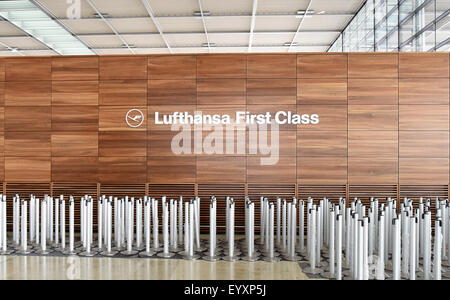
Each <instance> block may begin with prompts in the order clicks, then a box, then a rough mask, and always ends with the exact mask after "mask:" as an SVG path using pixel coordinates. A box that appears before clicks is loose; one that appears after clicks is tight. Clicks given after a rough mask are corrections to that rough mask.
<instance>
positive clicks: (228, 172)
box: [197, 156, 246, 184]
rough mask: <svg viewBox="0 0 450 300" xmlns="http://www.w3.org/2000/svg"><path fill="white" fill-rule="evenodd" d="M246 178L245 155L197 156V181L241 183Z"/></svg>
mask: <svg viewBox="0 0 450 300" xmlns="http://www.w3.org/2000/svg"><path fill="white" fill-rule="evenodd" d="M245 180H246V158H245V157H235V156H233V157H230V156H221V157H210V156H200V157H198V158H197V183H215V184H220V183H242V182H245Z"/></svg>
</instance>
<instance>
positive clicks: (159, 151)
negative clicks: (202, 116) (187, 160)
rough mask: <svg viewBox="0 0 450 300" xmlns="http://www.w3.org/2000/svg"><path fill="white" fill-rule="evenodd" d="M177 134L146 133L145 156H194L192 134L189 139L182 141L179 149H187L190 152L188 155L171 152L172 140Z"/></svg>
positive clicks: (160, 131) (162, 132)
mask: <svg viewBox="0 0 450 300" xmlns="http://www.w3.org/2000/svg"><path fill="white" fill-rule="evenodd" d="M177 134H178V132H168V131H164V130H158V131H148V132H147V141H148V142H147V143H148V145H147V151H148V152H147V155H148V156H186V155H190V156H191V155H194V154H193V153H194V152H193V150H194V132H193V131H192V132H191V133H189V137H188V136H186V138H185V139H184V138H183V140H182V142H180V143H179V144H177V145H178V146H179V147H184V148H186V149H189V150H190V151H191V152H188V153H177V154H175V153H173V152H172V151H171V143H172V139H173V138H174V137H175V135H177ZM183 136H184V135H183Z"/></svg>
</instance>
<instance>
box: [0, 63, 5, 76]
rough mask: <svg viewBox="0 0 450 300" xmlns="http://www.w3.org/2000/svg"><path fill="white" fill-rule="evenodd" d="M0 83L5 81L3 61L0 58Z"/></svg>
mask: <svg viewBox="0 0 450 300" xmlns="http://www.w3.org/2000/svg"><path fill="white" fill-rule="evenodd" d="M0 81H5V59H3V58H0Z"/></svg>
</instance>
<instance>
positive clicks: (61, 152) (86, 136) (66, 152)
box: [52, 131, 98, 157]
mask: <svg viewBox="0 0 450 300" xmlns="http://www.w3.org/2000/svg"><path fill="white" fill-rule="evenodd" d="M52 156H54V157H55V156H75V157H85V156H98V132H96V131H72V132H69V131H66V132H53V133H52Z"/></svg>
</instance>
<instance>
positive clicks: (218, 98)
mask: <svg viewBox="0 0 450 300" xmlns="http://www.w3.org/2000/svg"><path fill="white" fill-rule="evenodd" d="M245 85H246V84H245V79H201V80H198V81H197V91H198V104H199V105H205V104H206V105H207V104H235V105H239V104H241V105H245V102H246V101H245V93H246V86H245ZM186 104H187V103H186Z"/></svg>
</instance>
